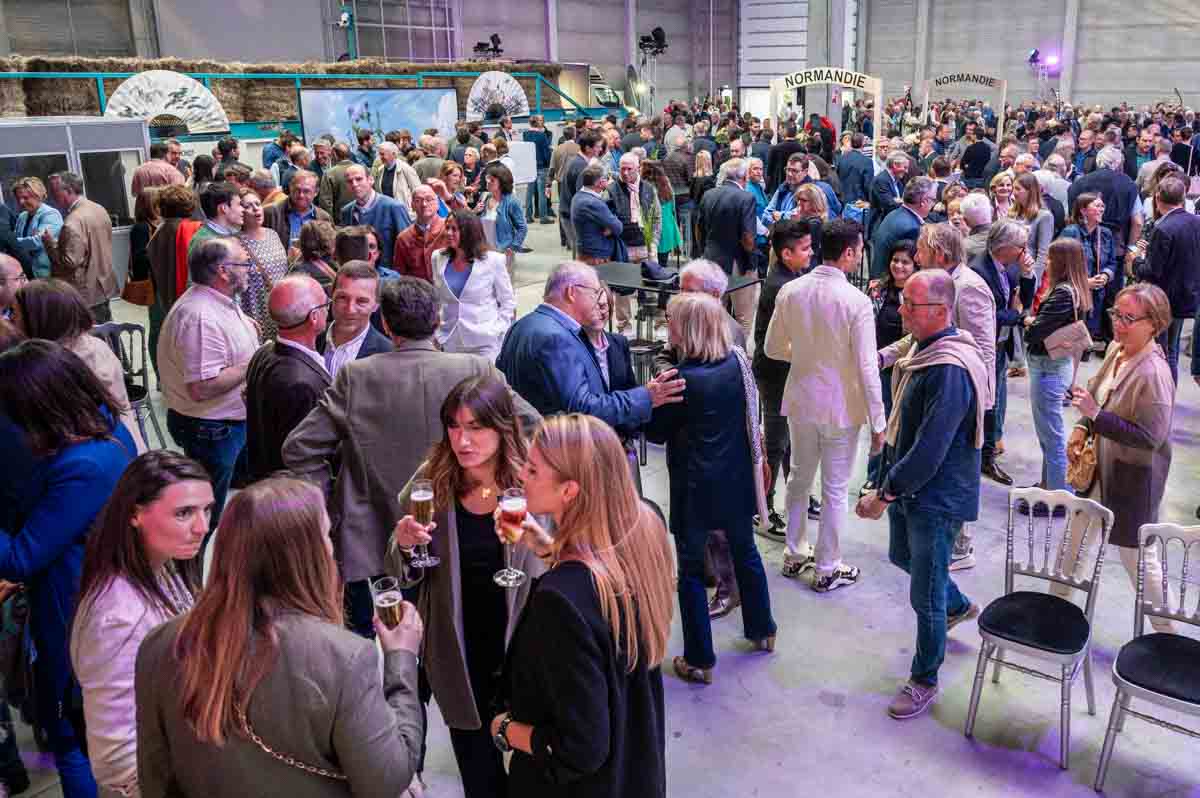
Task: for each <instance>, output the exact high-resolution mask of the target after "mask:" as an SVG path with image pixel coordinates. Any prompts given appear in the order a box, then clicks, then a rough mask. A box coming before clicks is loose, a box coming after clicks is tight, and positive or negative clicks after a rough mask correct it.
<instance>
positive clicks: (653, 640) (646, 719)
mask: <svg viewBox="0 0 1200 798" xmlns="http://www.w3.org/2000/svg"><path fill="white" fill-rule="evenodd" d="M522 477H523V482H524V486H525V495H526V501H527V506H528V510H529V512H530V513H545V514H547V515H549V516H551V518H552V519H553V521H554V536H553V537H551V536H550V535H548V534H547V533H546V532H545V531H544V530H543V529H542V527H541V525H539V524H538V523H537V522H536V521H534V520H533V519H532V518H531V517H530V516H526V520H525V523H524V525H523V527H522V532H523V535H522V538H521V540H522V543H523V544H524V545H526V546H528V547H530V548H531V549H532V550H533V551H534V552H535V553H536V554H537V555H538V556H539V557H541V558H543V559H544V560H545V561H546V563H547V565H548V566H549V570H548V571H547V572H546V574H545V575H544V576H543V577H542V578H541V579H540V580H538V582H537V584H536V586H535V587H534V588H533V591H532V595H531V596H530V597H529V604H528V606H526V608H525V612H524V614H523V616H522V617H521V621H520V624H519V625H518V626H517V630H516V632H515V633H514V634H513V638H512V643H511V644H510V646H509V651H508V659H507V662H506V663H505V667H504V673H503V678H502V687H501V690H502V695H503V696H505V698H506V699H507V700H506V702H505V703H506V705H507V711H506V712H503V713H501V714H499V715H497V716H496V717H495V718H494V719H493V720H492V723H491V731H492V734H493V736H494V738H495V740H496V745H497V746H498V747H500V748H502V749H506V748H507V749H511V750H512V751H513V757H512V761H511V763H510V767H509V789H508V794H509V795H526V796H534V795H536V796H563V798H566V796H571V798H664V797H665V796H666V793H667V790H666V767H665V748H666V742H665V739H664V727H663V685H662V671H661V670H660V668H659V663H660V662H661V660H662V658H663V657H664V656H665V654H666V649H667V638H668V637H669V635H670V627H671V615H672V610H673V593H674V590H675V567H674V564H673V562H672V558H671V550H670V544H669V543H668V542H667V535H666V531H665V530H664V529H663V525H662V522H661V521H660V520H659V517H658V515H657V514H655V512H654V511H653V510H652V509H651V508H650V507H649V506H648V505H646V504H645V503H643V502H642V501H641V500H640V499H639V498H638V495H637V492H636V491H635V490H634V485H633V477H632V476H631V475H630V472H629V466H628V462H627V460H626V459H625V450H624V449H623V448H622V446H621V442H620V440H619V439H618V438H617V434H616V433H615V432H614V431H613V429H612V428H611V427H609V426H608V425H607V424H605V423H604V422H603V421H600V420H599V419H597V418H595V417H593V416H586V415H581V414H578V413H572V414H570V415H562V416H555V417H553V418H550V419H547V420H546V421H545V422H543V424H542V426H541V427H540V428H539V429H538V431H537V434H536V435H535V436H534V439H533V443H532V444H531V445H530V448H529V459H528V460H527V462H526V465H525V469H524V472H523V474H522ZM499 532H500V530H498V533H499ZM505 532H506V533H511V530H505Z"/></svg>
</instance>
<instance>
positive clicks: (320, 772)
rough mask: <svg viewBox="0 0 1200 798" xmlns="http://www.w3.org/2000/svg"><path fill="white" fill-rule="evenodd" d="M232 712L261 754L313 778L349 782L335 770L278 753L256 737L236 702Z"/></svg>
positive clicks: (248, 720)
mask: <svg viewBox="0 0 1200 798" xmlns="http://www.w3.org/2000/svg"><path fill="white" fill-rule="evenodd" d="M233 712H234V714H235V715H236V716H237V721H238V724H239V725H240V726H241V727H242V731H244V732H245V733H246V736H247V737H249V738H250V739H251V740H252V741H253V742H254V744H255V745H257V746H258V748H259V750H261V751H262V752H263V753H265V754H268V755H269V756H271V757H272V758H274V759H275V760H277V761H279V762H282V763H283V764H285V765H291V766H292V767H294V768H296V769H297V770H303V771H304V772H305V773H311V774H313V775H314V776H324V777H325V778H327V779H333V780H334V781H349V779H347V778H346V774H344V773H340V772H338V771H336V770H326V769H325V768H321V767H317V766H316V765H310V764H308V763H307V762H301V761H300V760H299V759H296V758H295V757H294V756H291V755H290V754H281V753H279V752H278V751H276V750H275V749H274V748H272V747H271V746H269V745H267V744H266V743H265V742H264V741H263V738H261V737H259V736H258V734H257V733H256V732H255V731H254V727H253V726H251V725H250V719H249V718H247V717H246V713H245V711H243V710H242V708H241V707H240V706H238V705H237V703H236V702H235V703H234V705H233Z"/></svg>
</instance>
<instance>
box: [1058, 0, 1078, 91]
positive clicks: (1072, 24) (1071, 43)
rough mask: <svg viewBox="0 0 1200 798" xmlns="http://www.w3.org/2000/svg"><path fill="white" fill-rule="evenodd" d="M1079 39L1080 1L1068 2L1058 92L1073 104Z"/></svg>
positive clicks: (1069, 0)
mask: <svg viewBox="0 0 1200 798" xmlns="http://www.w3.org/2000/svg"><path fill="white" fill-rule="evenodd" d="M1078 39H1079V0H1067V13H1066V18H1065V19H1064V21H1063V51H1062V56H1061V59H1060V61H1059V63H1061V64H1062V72H1060V73H1059V77H1058V91H1059V93H1060V94H1061V95H1062V99H1063V102H1068V103H1069V102H1072V99H1071V93H1072V92H1073V91H1074V90H1075V46H1076V43H1077V41H1078Z"/></svg>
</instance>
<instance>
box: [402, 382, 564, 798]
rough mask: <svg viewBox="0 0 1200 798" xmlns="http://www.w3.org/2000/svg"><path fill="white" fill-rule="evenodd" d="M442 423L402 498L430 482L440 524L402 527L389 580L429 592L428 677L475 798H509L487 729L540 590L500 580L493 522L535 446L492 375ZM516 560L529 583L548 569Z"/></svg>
mask: <svg viewBox="0 0 1200 798" xmlns="http://www.w3.org/2000/svg"><path fill="white" fill-rule="evenodd" d="M441 419H442V426H443V428H444V430H445V431H444V432H443V434H442V440H441V441H439V442H438V443H436V444H434V446H433V448H432V449H430V451H429V457H428V459H427V460H426V461H425V462H424V463H422V464H421V467H420V468H418V469H417V472H416V473H415V474H413V478H412V480H410V481H409V483H408V485H406V486H405V488H404V490H403V491H402V492H401V494H400V506H401V507H408V504H409V501H410V499H411V496H412V490H413V484H414V483H415V481H416V480H418V479H427V480H430V481H431V482H432V483H433V497H434V498H433V503H434V504H433V507H434V510H433V523H431V524H430V525H429V526H428V527H424V526H422V525H421V524H418V523H417V522H416V521H415V520H413V517H412V516H411V515H406V516H404V517H403V518H402V519H400V521H399V523H397V524H396V531H395V535H394V537H393V543H392V546H391V547H390V550H389V552H388V571H389V572H390V573H393V574H396V575H397V576H399V577H400V581H401V585H402V586H407V587H412V586H414V585H419V586H420V587H419V595H418V599H417V606H418V607H419V608H420V610H421V617H423V618H426V619H427V620H428V622H429V635H428V636H427V637H426V638H425V644H424V648H423V649H422V651H421V662H422V669H423V672H424V676H425V679H426V680H427V681H428V683H429V686H430V688H431V689H432V691H433V697H434V698H435V699H437V702H438V707H439V708H440V709H441V713H442V718H443V719H445V721H446V725H447V726H449V727H450V742H451V744H452V745H453V747H454V758H455V760H456V761H457V762H458V770H459V773H460V774H461V776H462V783H463V790H464V792H465V794H466V798H494V797H495V796H503V795H505V783H506V781H507V777H506V776H505V774H504V765H503V762H502V760H501V757H500V752H499V751H497V750H496V747H495V745H493V744H492V737H491V734H490V732H489V731H488V728H487V725H486V724H487V723H488V721H490V720H491V718H492V715H491V707H492V701H493V699H494V698H495V695H496V688H497V687H498V685H497V684H496V673H497V672H498V671H499V670H500V667H501V666H502V665H503V664H504V651H505V648H506V647H507V645H508V643H509V640H510V639H511V637H512V632H513V629H514V628H516V624H517V619H518V618H519V617H520V616H521V610H522V608H523V607H524V606H525V601H526V599H527V598H528V596H529V586H530V582H529V581H528V580H526V581H525V582H524V583H523V584H522V585H521V586H520V587H518V588H517V589H515V590H505V589H504V588H502V587H500V586H499V585H497V584H496V582H495V581H494V580H493V576H494V575H495V573H496V572H497V571H499V570H500V568H501V567H502V566H503V558H502V556H501V554H502V550H501V544H500V541H498V540H497V539H496V532H495V522H494V520H493V517H492V516H493V514H494V513H495V511H496V507H497V506H498V503H499V500H500V496H501V495H502V494H503V493H504V491H505V490H507V489H509V488H517V487H520V484H521V482H520V472H521V468H522V467H523V466H524V464H525V456H526V451H527V444H526V441H525V436H524V434H523V431H522V429H521V422H520V420H519V419H518V418H517V415H516V412H515V410H514V408H513V400H512V393H511V392H510V391H509V388H508V385H507V384H506V383H505V382H504V380H502V379H499V378H498V377H495V376H492V375H486V376H481V377H470V378H468V379H466V380H463V381H462V382H460V383H459V384H458V385H456V386H454V388H453V389H452V390H451V391H450V393H449V395H447V396H446V401H445V402H443V403H442V409H441ZM419 545H428V546H430V547H431V548H432V550H433V551H434V553H435V554H436V556H438V557H440V558H441V564H439V565H438V566H437V567H434V568H427V569H417V568H414V567H412V566H411V565H410V560H411V557H412V552H413V548H412V547H413V546H419ZM514 560H515V561H514V563H513V567H515V568H517V569H519V570H521V571H524V572H525V573H526V574H528V575H529V576H537V575H539V574H541V573H542V571H544V570H545V568H544V566H542V564H541V562H540V561H539V560H538V559H537V558H536V557H535V556H533V554H532V552H530V550H529V549H528V548H525V547H520V548H518V549H516V551H515V552H514Z"/></svg>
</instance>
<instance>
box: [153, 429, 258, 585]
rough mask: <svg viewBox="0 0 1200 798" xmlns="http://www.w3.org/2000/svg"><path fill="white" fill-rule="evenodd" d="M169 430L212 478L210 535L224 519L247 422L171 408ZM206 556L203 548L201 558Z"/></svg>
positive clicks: (243, 446) (242, 446) (244, 440)
mask: <svg viewBox="0 0 1200 798" xmlns="http://www.w3.org/2000/svg"><path fill="white" fill-rule="evenodd" d="M167 431H168V432H170V433H171V437H172V438H174V439H175V442H176V443H177V444H179V446H180V448H182V449H183V453H184V454H186V455H187V456H188V457H190V458H192V459H193V460H195V461H196V462H198V463H199V464H200V465H202V466H204V468H205V469H206V470H207V471H208V475H209V477H211V478H212V488H213V511H212V520H211V522H210V523H209V525H208V537H211V536H212V533H213V532H214V531H215V530H216V528H217V523H218V522H219V521H220V520H221V509H222V508H223V507H224V506H225V494H226V493H228V492H229V483H230V482H231V481H232V480H233V472H234V468H235V467H236V466H237V461H238V457H239V456H240V455H241V454H242V450H243V449H245V448H246V422H245V421H212V420H209V419H206V418H192V417H191V416H185V415H182V414H180V413H176V412H175V411H174V410H170V409H168V410H167ZM208 537H206V538H205V540H204V543H205V546H207V545H208ZM203 556H204V555H203V551H202V552H201V554H200V558H201V559H200V561H201V562H203Z"/></svg>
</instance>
